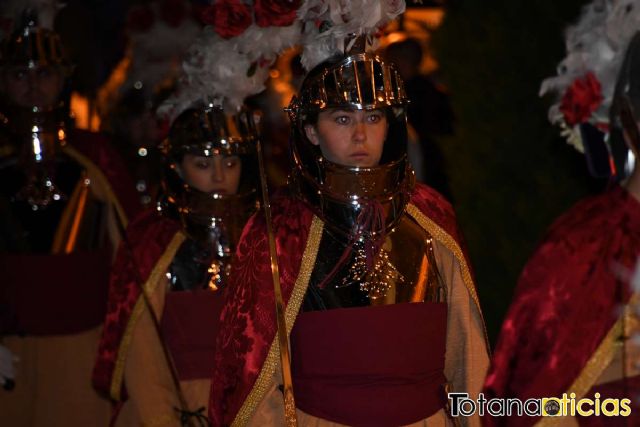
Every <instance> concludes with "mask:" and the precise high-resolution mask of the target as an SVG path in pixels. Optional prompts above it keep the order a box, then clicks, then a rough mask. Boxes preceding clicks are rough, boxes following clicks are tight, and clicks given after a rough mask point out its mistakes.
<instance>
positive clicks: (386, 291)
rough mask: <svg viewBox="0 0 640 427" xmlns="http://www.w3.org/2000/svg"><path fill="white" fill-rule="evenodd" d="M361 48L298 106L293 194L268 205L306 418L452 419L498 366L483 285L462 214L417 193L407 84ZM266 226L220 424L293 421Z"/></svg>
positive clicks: (250, 252) (241, 273)
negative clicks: (453, 403)
mask: <svg viewBox="0 0 640 427" xmlns="http://www.w3.org/2000/svg"><path fill="white" fill-rule="evenodd" d="M327 14H328V15H329V14H330V11H327ZM298 16H305V12H304V11H299V12H298ZM363 19H364V18H363ZM309 24H310V25H311V26H310V27H307V29H309V28H314V29H317V26H316V25H315V23H314V22H309ZM312 31H313V30H312ZM324 40H326V39H324ZM359 41H363V39H359ZM349 44H350V43H349V42H348V41H345V43H344V45H345V46H346V45H349ZM353 45H354V46H355V51H354V50H352V51H351V53H349V54H346V55H345V54H341V55H338V56H335V57H332V58H330V59H328V60H326V61H323V62H321V63H320V65H317V66H316V67H315V68H313V69H312V70H311V71H310V72H309V74H308V75H307V77H306V79H305V81H304V82H303V84H302V88H301V90H300V93H299V95H298V96H297V97H294V99H293V100H292V102H291V104H290V106H289V112H290V118H291V126H292V139H291V153H292V173H291V176H290V186H289V191H282V192H281V193H280V194H278V195H276V196H275V197H274V198H273V200H272V202H271V206H272V209H273V221H272V223H273V232H274V235H275V241H276V248H277V253H278V257H279V269H280V278H281V287H282V294H283V297H284V301H285V303H286V313H285V318H286V321H287V325H288V327H289V328H290V340H291V371H292V377H293V378H292V379H293V389H294V392H295V399H296V407H297V420H298V423H299V425H314V426H315V425H381V426H395V425H407V424H413V423H416V424H417V425H424V424H425V423H426V424H428V425H431V424H432V423H434V425H453V421H451V419H450V418H449V416H448V414H447V413H446V410H445V403H444V402H446V395H445V393H444V390H445V388H451V389H452V390H455V391H458V392H466V393H469V395H470V396H472V397H474V396H476V395H477V393H478V392H479V391H480V388H481V384H482V379H483V378H484V374H485V370H486V368H487V365H488V357H487V347H486V341H485V336H484V325H483V320H482V315H481V311H480V307H479V305H478V300H477V296H476V293H475V289H474V284H473V279H472V276H471V272H470V270H469V267H468V260H467V258H466V256H465V254H464V252H463V249H462V247H461V243H460V236H459V232H458V229H457V225H456V222H455V217H454V214H453V211H452V209H451V206H450V205H449V203H448V202H446V201H445V200H444V199H443V198H442V197H441V196H440V195H439V194H437V193H436V192H435V191H434V190H432V189H431V188H429V187H426V186H424V185H421V184H415V180H414V175H413V171H412V170H411V166H410V165H409V162H408V160H407V154H406V144H407V130H406V118H405V106H406V94H405V93H404V88H403V83H402V80H401V78H400V76H399V75H398V73H397V71H396V70H395V68H394V67H393V66H392V65H391V64H388V63H385V62H383V61H382V60H381V59H380V58H379V57H377V56H374V55H372V54H369V53H364V52H363V51H364V45H363V44H359V43H358V41H356V42H355V43H354V44H353ZM307 47H308V46H305V51H306V52H308V51H311V50H313V49H308V50H307ZM309 58H310V57H309V54H305V53H303V63H306V64H309V62H315V61H313V60H311V61H309ZM266 228H267V227H266V224H265V220H264V218H263V216H262V215H255V216H254V217H253V218H251V219H250V220H249V222H248V224H247V226H246V227H245V230H244V232H243V235H242V238H241V240H240V243H239V244H238V251H237V258H236V261H235V264H234V267H233V273H232V276H231V284H230V286H229V288H228V292H227V300H226V302H225V307H224V308H223V311H222V318H221V322H222V323H221V325H220V331H221V332H220V334H219V336H218V346H217V349H216V366H215V373H214V377H213V381H212V395H211V417H212V420H213V422H214V423H215V424H216V425H230V424H234V425H246V424H249V425H283V423H284V417H285V410H284V405H283V399H282V392H281V389H282V386H281V385H280V384H281V375H280V373H279V371H280V367H279V366H278V365H279V364H278V362H277V358H278V356H277V354H278V346H279V344H278V341H276V339H277V338H276V329H277V328H276V319H275V313H274V310H273V307H274V305H275V302H274V300H275V297H274V291H273V286H272V282H271V272H270V269H269V252H268V251H269V249H268V245H267V241H268V239H267V236H266V233H267V231H266ZM285 388H286V385H285ZM463 424H465V425H479V418H478V417H477V416H476V417H471V418H467V419H464V420H463Z"/></svg>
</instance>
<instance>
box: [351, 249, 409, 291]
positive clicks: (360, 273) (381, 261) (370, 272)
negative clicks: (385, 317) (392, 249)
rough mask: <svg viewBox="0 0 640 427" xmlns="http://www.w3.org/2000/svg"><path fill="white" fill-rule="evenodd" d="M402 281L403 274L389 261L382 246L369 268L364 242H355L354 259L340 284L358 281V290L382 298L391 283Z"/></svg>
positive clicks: (400, 282)
mask: <svg viewBox="0 0 640 427" xmlns="http://www.w3.org/2000/svg"><path fill="white" fill-rule="evenodd" d="M403 282H404V276H403V275H402V274H401V273H400V272H399V271H398V269H397V268H396V267H395V266H394V265H393V264H392V263H391V261H390V260H389V254H388V252H387V251H386V250H385V249H384V248H380V252H378V254H377V255H375V257H374V259H373V266H372V268H369V267H368V262H367V255H366V250H365V248H364V244H363V242H356V245H355V260H354V262H353V264H351V266H350V267H349V272H348V275H347V277H344V278H343V279H342V286H349V285H351V284H353V283H359V284H360V290H361V291H363V292H366V293H367V294H368V295H369V298H371V299H372V300H375V299H378V298H384V297H385V296H386V295H387V291H388V290H389V288H390V287H391V285H392V284H395V285H398V284H402V283H403Z"/></svg>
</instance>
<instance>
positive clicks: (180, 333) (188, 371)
mask: <svg viewBox="0 0 640 427" xmlns="http://www.w3.org/2000/svg"><path fill="white" fill-rule="evenodd" d="M221 297H222V295H221V294H220V293H219V292H211V291H209V290H198V291H181V292H169V293H167V296H166V299H165V305H164V312H163V313H162V335H163V337H164V339H165V341H166V343H167V345H168V346H169V350H170V351H171V355H172V356H173V361H174V363H175V366H176V370H177V371H178V377H179V378H180V380H181V381H187V380H195V379H207V380H208V379H211V373H212V372H213V358H214V354H215V349H216V347H215V344H216V337H217V336H218V326H219V324H220V322H219V318H220V310H221V309H222V301H223V299H222V298H221Z"/></svg>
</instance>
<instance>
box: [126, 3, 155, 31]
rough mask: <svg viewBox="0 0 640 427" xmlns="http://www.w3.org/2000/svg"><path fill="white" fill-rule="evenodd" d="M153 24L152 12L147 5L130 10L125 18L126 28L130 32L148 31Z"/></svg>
mask: <svg viewBox="0 0 640 427" xmlns="http://www.w3.org/2000/svg"><path fill="white" fill-rule="evenodd" d="M154 22H155V17H154V14H153V10H151V8H150V7H149V6H147V5H144V6H138V7H135V8H132V9H131V11H130V12H129V14H128V16H127V28H129V30H130V31H135V32H145V31H148V30H149V29H150V28H151V27H152V26H153V23H154Z"/></svg>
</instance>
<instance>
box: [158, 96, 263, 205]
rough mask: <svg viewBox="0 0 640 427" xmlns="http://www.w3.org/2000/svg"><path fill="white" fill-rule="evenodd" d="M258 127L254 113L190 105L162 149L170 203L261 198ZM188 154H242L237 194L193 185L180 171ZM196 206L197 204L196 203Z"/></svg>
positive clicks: (173, 126) (174, 125)
mask: <svg viewBox="0 0 640 427" xmlns="http://www.w3.org/2000/svg"><path fill="white" fill-rule="evenodd" d="M258 137H259V135H258V130H257V126H256V120H255V119H254V114H253V112H251V111H248V110H243V111H240V112H239V113H237V114H234V115H229V114H225V113H224V111H223V110H222V108H220V107H217V106H207V107H203V108H190V109H188V110H186V111H185V112H183V113H182V114H180V116H178V118H176V120H175V121H174V123H173V125H172V127H171V131H170V132H169V136H168V137H167V138H166V139H165V140H164V141H163V142H162V144H161V146H160V151H161V153H162V154H163V156H164V158H165V179H164V184H163V186H164V191H165V193H166V197H167V198H168V199H170V202H173V203H177V205H178V207H179V209H180V210H182V211H184V210H185V209H186V210H190V206H191V207H194V206H195V205H198V206H205V205H207V203H206V202H203V199H215V200H221V199H231V198H234V197H242V198H244V197H246V196H247V195H250V194H253V195H255V197H256V199H257V190H258V188H259V185H258V176H257V174H256V173H257V172H256V171H257V157H256V146H255V143H256V141H257V138H258ZM185 154H192V155H196V156H204V157H212V156H214V155H222V156H238V157H239V158H240V160H241V162H242V176H241V178H240V186H239V188H238V191H237V193H236V195H227V194H224V195H223V194H208V193H202V192H200V191H199V190H197V189H195V188H193V187H191V186H189V185H188V184H187V183H186V182H185V181H184V179H183V178H182V174H181V172H180V163H181V162H182V159H183V158H184V155H185ZM192 205H193V206H192Z"/></svg>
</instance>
